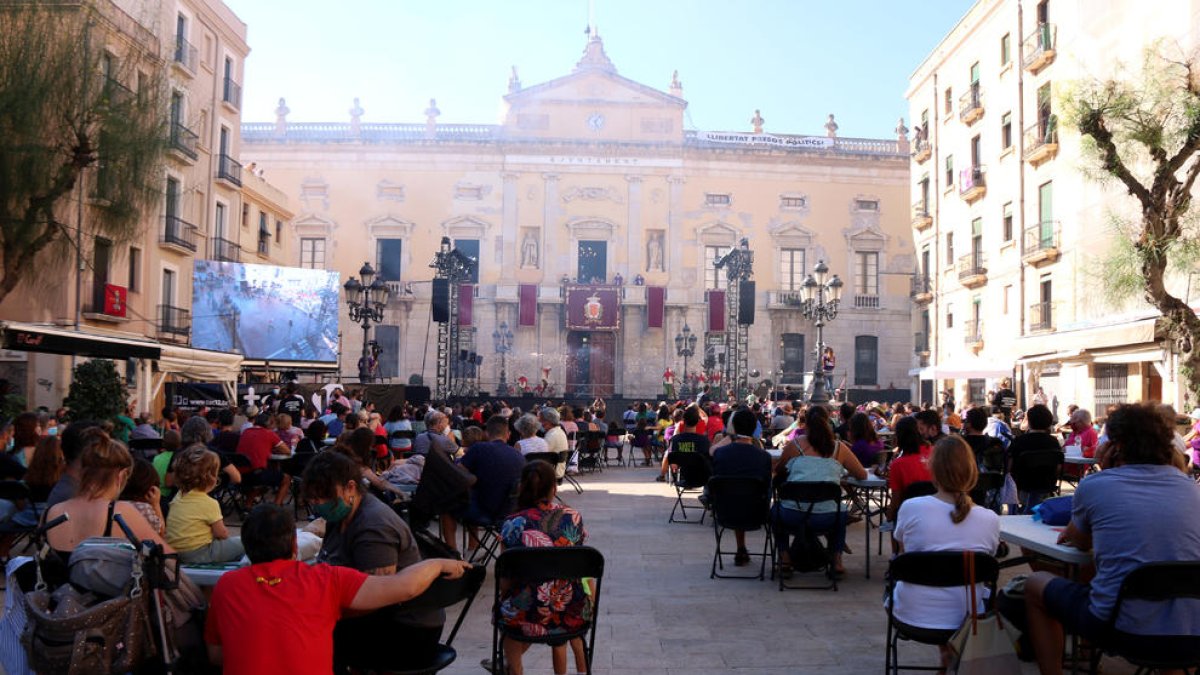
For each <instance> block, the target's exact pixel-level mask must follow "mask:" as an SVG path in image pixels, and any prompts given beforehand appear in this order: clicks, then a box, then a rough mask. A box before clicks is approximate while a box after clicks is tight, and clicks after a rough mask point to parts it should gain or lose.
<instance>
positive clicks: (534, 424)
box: [513, 413, 550, 455]
mask: <svg viewBox="0 0 1200 675" xmlns="http://www.w3.org/2000/svg"><path fill="white" fill-rule="evenodd" d="M513 426H515V427H516V428H517V433H518V434H521V440H519V441H517V450H520V451H521V454H522V455H531V454H533V453H535V452H550V446H548V445H546V439H544V438H538V435H537V432H538V430H539V429H541V428H542V423H541V422H538V419H537V418H536V417H534V416H533V415H531V414H528V413H526V414H524V415H521V416H520V417H518V418H517V422H516V424H514V425H513Z"/></svg>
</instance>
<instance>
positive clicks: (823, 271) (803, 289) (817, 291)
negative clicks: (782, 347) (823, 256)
mask: <svg viewBox="0 0 1200 675" xmlns="http://www.w3.org/2000/svg"><path fill="white" fill-rule="evenodd" d="M844 285H845V284H844V283H842V280H841V279H839V278H838V275H836V274H835V275H833V277H832V278H829V266H828V265H826V264H825V261H824V260H819V261H817V264H816V265H815V266H814V267H813V273H812V274H810V275H809V276H808V277H807V278H805V279H804V283H803V284H802V285H801V286H800V297H801V299H802V300H803V302H802V303H801V311H802V312H803V313H804V318H806V319H808V320H809V321H812V322H813V325H815V326H816V327H817V349H816V359H815V365H814V366H813V389H812V396H810V397H809V402H810V403H814V404H816V405H828V404H829V392H828V391H827V390H826V387H825V373H824V369H823V366H822V363H821V357H822V355H823V354H824V352H825V323H826V322H828V321H833V320H834V319H836V318H837V313H838V303H839V302H840V301H841V299H842V287H843V286H844Z"/></svg>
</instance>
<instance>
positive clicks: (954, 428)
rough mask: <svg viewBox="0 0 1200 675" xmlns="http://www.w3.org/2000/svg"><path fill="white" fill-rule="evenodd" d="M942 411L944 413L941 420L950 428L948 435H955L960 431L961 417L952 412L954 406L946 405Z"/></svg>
mask: <svg viewBox="0 0 1200 675" xmlns="http://www.w3.org/2000/svg"><path fill="white" fill-rule="evenodd" d="M943 410H944V411H945V414H944V415H942V420H943V421H944V422H945V423H946V426H947V427H950V433H952V434H957V433H959V432H960V431H962V425H963V421H962V417H961V416H959V414H958V413H956V412H954V406H952V405H950V404H949V403H947V404H946V405H945V406H944V407H943Z"/></svg>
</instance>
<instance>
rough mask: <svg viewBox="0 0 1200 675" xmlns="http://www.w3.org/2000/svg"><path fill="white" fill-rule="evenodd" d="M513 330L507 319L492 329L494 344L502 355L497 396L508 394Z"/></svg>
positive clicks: (497, 351)
mask: <svg viewBox="0 0 1200 675" xmlns="http://www.w3.org/2000/svg"><path fill="white" fill-rule="evenodd" d="M512 343H513V332H512V330H510V329H509V327H508V322H507V321H501V322H500V326H499V327H498V328H497V329H496V330H494V331H492V344H493V346H495V347H496V353H497V354H499V355H500V386H499V387H498V388H497V389H496V395H497V396H508V360H507V356H508V353H509V352H511V351H512Z"/></svg>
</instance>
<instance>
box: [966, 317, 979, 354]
mask: <svg viewBox="0 0 1200 675" xmlns="http://www.w3.org/2000/svg"><path fill="white" fill-rule="evenodd" d="M963 345H964V346H965V347H966V348H967V349H971V350H974V351H979V350H980V349H981V348H982V347H983V322H981V321H980V320H979V319H971V320H970V321H967V322H966V323H965V324H964V325H963Z"/></svg>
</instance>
